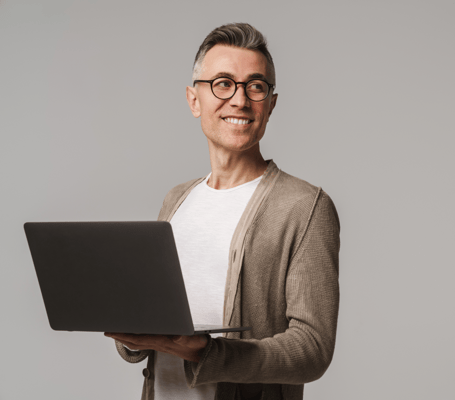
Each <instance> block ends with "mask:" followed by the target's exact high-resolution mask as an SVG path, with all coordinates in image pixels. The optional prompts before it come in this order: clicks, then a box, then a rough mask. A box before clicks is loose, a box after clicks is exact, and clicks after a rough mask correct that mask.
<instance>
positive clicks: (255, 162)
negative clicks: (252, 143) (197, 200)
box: [207, 144, 268, 190]
mask: <svg viewBox="0 0 455 400" xmlns="http://www.w3.org/2000/svg"><path fill="white" fill-rule="evenodd" d="M210 164H211V167H212V174H211V175H210V178H209V180H208V181H207V185H209V186H210V187H211V188H213V189H218V190H223V189H231V188H233V187H236V186H239V185H243V184H244V183H247V182H250V181H252V180H254V179H256V178H258V177H260V176H261V175H262V174H263V173H264V171H265V170H266V169H267V166H268V164H267V163H266V162H265V160H264V158H263V157H262V155H261V153H260V151H259V144H258V145H257V148H256V149H252V150H251V151H245V152H229V153H227V152H222V153H220V152H216V153H215V152H210Z"/></svg>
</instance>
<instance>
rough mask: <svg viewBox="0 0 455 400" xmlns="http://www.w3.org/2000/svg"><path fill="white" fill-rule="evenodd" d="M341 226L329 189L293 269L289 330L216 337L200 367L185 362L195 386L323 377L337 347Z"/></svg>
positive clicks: (289, 285)
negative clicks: (264, 335)
mask: <svg viewBox="0 0 455 400" xmlns="http://www.w3.org/2000/svg"><path fill="white" fill-rule="evenodd" d="M339 233H340V223H339V219H338V215H337V212H336V209H335V206H334V204H333V202H332V200H331V199H330V197H329V196H328V195H327V194H326V193H325V192H323V191H321V194H320V196H319V199H318V201H317V203H316V205H315V208H314V210H313V214H312V217H311V219H310V221H309V223H308V227H307V230H306V232H305V234H304V236H303V239H302V240H301V242H300V244H299V245H298V247H297V250H296V251H295V253H294V255H293V257H292V258H291V261H290V263H289V266H288V273H287V276H286V284H285V289H286V318H287V319H288V321H289V325H288V328H287V329H286V331H284V332H282V333H279V334H276V335H274V336H273V337H268V338H264V339H261V340H257V339H227V338H215V339H211V340H210V341H209V343H208V346H207V347H206V348H205V350H204V352H203V353H202V355H201V360H200V361H199V363H195V362H190V361H185V362H184V368H185V376H186V380H187V384H188V385H189V386H190V387H195V386H197V385H201V384H206V383H213V382H233V383H265V384H267V383H268V384H273V383H276V384H291V385H300V384H304V383H307V382H312V381H314V380H316V379H319V378H320V377H321V376H322V375H323V374H324V372H325V371H326V370H327V368H328V366H329V364H330V362H331V360H332V357H333V352H334V348H335V335H336V327H337V319H338V306H339V285H338V255H339V249H340V237H339Z"/></svg>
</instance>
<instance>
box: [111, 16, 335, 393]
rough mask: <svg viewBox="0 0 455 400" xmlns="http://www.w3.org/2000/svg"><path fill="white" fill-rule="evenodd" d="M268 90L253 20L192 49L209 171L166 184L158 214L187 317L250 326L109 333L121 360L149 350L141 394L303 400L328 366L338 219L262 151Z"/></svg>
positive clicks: (268, 73)
mask: <svg viewBox="0 0 455 400" xmlns="http://www.w3.org/2000/svg"><path fill="white" fill-rule="evenodd" d="M274 87H275V71H274V67H273V60H272V57H271V56H270V54H269V52H268V50H267V46H266V42H265V39H264V38H263V36H262V34H261V33H260V32H258V31H257V30H256V29H254V28H253V27H252V26H250V25H248V24H229V25H224V26H221V27H219V28H217V29H215V30H214V31H212V32H211V33H210V34H209V35H208V36H207V38H206V39H205V40H204V42H203V43H202V45H201V47H200V48H199V51H198V53H197V55H196V60H195V64H194V74H193V87H188V88H187V100H188V104H189V106H190V109H191V112H192V113H193V115H194V116H195V117H196V118H199V117H200V118H201V127H202V131H203V132H204V134H205V135H206V137H207V141H208V145H209V153H210V163H211V167H212V171H211V173H210V174H208V175H207V176H206V177H204V178H199V179H194V180H191V181H189V182H186V183H183V184H181V185H178V186H176V187H175V188H173V189H172V190H171V191H170V192H169V193H168V194H167V196H166V198H165V199H164V202H163V207H162V208H161V211H160V214H159V216H158V220H166V221H169V222H170V223H171V224H172V227H173V231H174V235H175V238H176V243H177V248H178V251H179V258H180V260H181V266H182V272H183V275H184V279H185V285H186V287H187V292H188V298H189V302H190V308H191V312H192V314H193V319H194V322H195V323H202V322H203V323H212V324H221V323H224V324H226V325H234V326H251V327H252V330H250V331H246V332H234V333H228V334H225V337H214V336H212V337H211V336H209V335H206V336H179V337H166V336H147V335H143V336H136V335H128V334H106V335H107V336H110V337H113V338H114V339H116V345H117V349H118V351H119V353H120V355H121V356H122V357H123V358H124V359H125V360H126V361H129V362H139V361H142V360H144V359H145V358H147V357H148V362H147V368H146V369H144V371H143V373H144V376H145V380H144V387H143V395H142V399H143V400H145V399H147V400H150V399H154V398H156V399H157V400H161V399H204V400H205V399H214V398H216V399H219V400H234V399H273V400H274V399H277V400H278V399H286V400H296V399H301V398H302V397H303V385H304V383H307V382H311V381H314V380H316V379H318V378H319V377H321V376H322V375H323V373H324V372H325V371H326V369H327V368H328V366H329V364H330V362H331V359H332V356H333V351H334V346H335V334H336V325H337V316H338V303H339V289H338V253H339V247H340V241H339V229H340V225H339V220H338V215H337V212H336V209H335V206H334V204H333V202H332V201H331V199H330V197H329V196H328V195H327V194H326V193H325V192H324V191H323V190H322V189H321V188H318V187H316V186H313V185H311V184H309V183H308V182H306V181H304V180H301V179H299V178H296V177H293V176H291V175H289V174H286V173H285V172H283V171H281V170H280V169H278V167H277V165H276V164H275V163H274V162H273V160H267V161H265V160H264V159H263V157H262V155H261V153H260V151H259V141H260V140H261V138H262V137H263V136H264V132H265V128H266V125H267V122H268V120H269V118H270V115H271V114H272V111H273V109H274V107H275V105H276V102H277V94H275V93H274ZM195 315H196V316H195Z"/></svg>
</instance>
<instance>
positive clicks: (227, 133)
mask: <svg viewBox="0 0 455 400" xmlns="http://www.w3.org/2000/svg"><path fill="white" fill-rule="evenodd" d="M220 76H227V77H229V78H232V79H234V80H235V81H236V82H247V81H248V80H250V79H252V78H258V77H259V76H262V79H265V80H267V81H268V82H269V83H273V82H271V78H270V77H268V76H267V59H266V58H265V56H264V55H263V54H262V53H260V52H259V51H253V50H247V49H242V48H239V47H230V46H224V45H216V46H214V47H213V48H212V49H210V50H209V51H208V52H207V54H206V56H205V59H204V62H203V68H202V73H201V75H200V76H199V78H198V79H202V80H211V79H215V78H217V77H220ZM277 96H278V95H277V94H273V95H272V94H271V93H269V95H268V97H267V98H266V99H265V100H263V101H260V102H254V101H251V100H249V99H248V97H246V95H245V86H244V85H238V86H237V92H236V93H235V95H234V96H233V97H232V98H230V99H228V100H220V99H218V98H216V97H215V96H214V95H213V93H212V91H211V88H210V83H197V84H196V87H195V88H191V87H188V88H187V99H188V104H189V105H190V108H191V111H192V113H193V115H194V116H195V117H196V118H198V117H199V116H200V117H201V126H202V131H203V132H204V134H205V135H206V136H207V138H208V140H209V141H211V142H212V143H213V144H214V145H215V146H216V147H223V148H224V149H226V150H232V151H245V150H248V149H250V148H251V147H253V146H254V145H256V144H257V143H259V141H260V140H261V139H262V137H263V136H264V132H265V128H266V125H267V122H268V120H269V117H270V114H271V113H272V110H273V108H274V107H275V104H276V99H277ZM233 119H237V120H239V119H240V120H248V123H246V124H245V123H241V124H239V123H235V121H233Z"/></svg>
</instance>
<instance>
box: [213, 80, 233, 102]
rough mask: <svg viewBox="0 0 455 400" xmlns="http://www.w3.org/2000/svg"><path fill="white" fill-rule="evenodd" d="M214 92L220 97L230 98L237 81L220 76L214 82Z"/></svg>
mask: <svg viewBox="0 0 455 400" xmlns="http://www.w3.org/2000/svg"><path fill="white" fill-rule="evenodd" d="M212 90H213V94H214V95H215V96H216V97H218V98H219V99H228V98H229V97H231V96H232V95H233V94H234V92H235V82H234V81H233V80H232V79H229V78H218V79H215V80H214V81H213V84H212Z"/></svg>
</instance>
